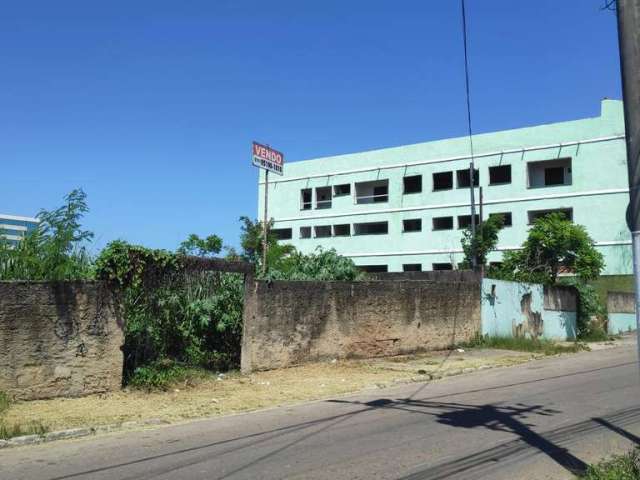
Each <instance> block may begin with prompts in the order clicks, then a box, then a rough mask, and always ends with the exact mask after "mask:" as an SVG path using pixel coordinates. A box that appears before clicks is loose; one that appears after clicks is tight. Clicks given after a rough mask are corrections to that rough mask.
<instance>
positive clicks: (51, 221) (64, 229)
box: [0, 189, 93, 280]
mask: <svg viewBox="0 0 640 480" xmlns="http://www.w3.org/2000/svg"><path fill="white" fill-rule="evenodd" d="M64 200H65V204H64V205H62V206H61V207H59V208H57V209H55V210H51V211H48V210H41V211H40V213H38V219H39V221H40V223H39V224H38V226H37V227H36V228H35V229H34V230H33V231H31V232H29V233H27V235H25V237H24V238H23V239H22V240H20V241H19V242H18V244H17V245H12V244H10V243H9V242H8V240H5V239H3V238H1V237H0V279H2V280H78V279H85V278H91V277H92V275H93V265H92V258H91V255H90V254H89V252H88V250H87V242H88V241H90V240H91V239H92V238H93V233H91V232H90V231H88V230H83V229H82V226H81V223H80V222H81V220H82V218H83V217H84V216H85V214H86V213H87V212H88V211H89V207H88V206H87V195H86V194H85V193H84V192H83V191H82V190H81V189H77V190H73V191H72V192H71V193H69V194H68V195H67V196H65V197H64Z"/></svg>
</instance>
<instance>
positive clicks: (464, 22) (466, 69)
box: [461, 0, 473, 163]
mask: <svg viewBox="0 0 640 480" xmlns="http://www.w3.org/2000/svg"><path fill="white" fill-rule="evenodd" d="M461 4H462V36H463V39H464V80H465V90H466V93H467V127H468V131H469V148H470V149H471V163H473V129H472V128H471V125H472V124H471V94H470V93H469V55H468V53H467V49H468V47H467V43H468V42H467V10H466V8H465V0H461Z"/></svg>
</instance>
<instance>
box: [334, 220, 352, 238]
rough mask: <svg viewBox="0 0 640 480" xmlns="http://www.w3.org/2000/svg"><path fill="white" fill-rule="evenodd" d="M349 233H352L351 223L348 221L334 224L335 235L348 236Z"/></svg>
mask: <svg viewBox="0 0 640 480" xmlns="http://www.w3.org/2000/svg"><path fill="white" fill-rule="evenodd" d="M349 235H351V225H349V224H348V223H344V224H340V225H334V226H333V236H334V237H348V236H349Z"/></svg>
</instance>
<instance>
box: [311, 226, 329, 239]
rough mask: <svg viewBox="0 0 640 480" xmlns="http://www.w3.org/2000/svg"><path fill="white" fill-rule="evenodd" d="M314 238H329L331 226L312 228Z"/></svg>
mask: <svg viewBox="0 0 640 480" xmlns="http://www.w3.org/2000/svg"><path fill="white" fill-rule="evenodd" d="M313 229H314V232H315V237H316V238H327V237H330V236H331V225H319V226H316V227H313Z"/></svg>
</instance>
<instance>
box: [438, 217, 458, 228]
mask: <svg viewBox="0 0 640 480" xmlns="http://www.w3.org/2000/svg"><path fill="white" fill-rule="evenodd" d="M433 229H434V230H453V217H436V218H434V219H433Z"/></svg>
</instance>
